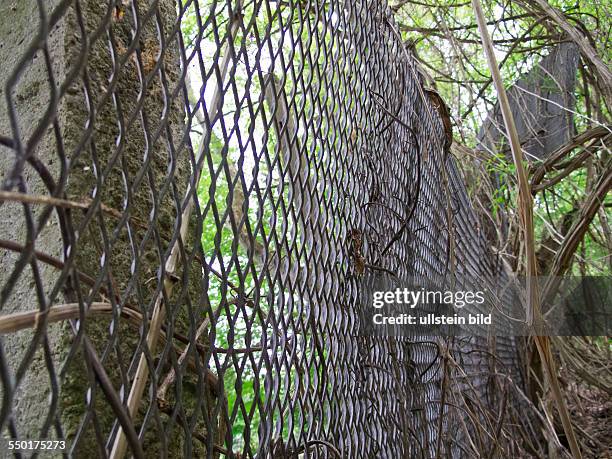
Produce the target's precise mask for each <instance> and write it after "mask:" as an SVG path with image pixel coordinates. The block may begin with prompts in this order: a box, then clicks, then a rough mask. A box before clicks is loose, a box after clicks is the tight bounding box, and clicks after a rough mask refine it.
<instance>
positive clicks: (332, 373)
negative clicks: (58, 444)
mask: <svg viewBox="0 0 612 459" xmlns="http://www.w3.org/2000/svg"><path fill="white" fill-rule="evenodd" d="M0 8H2V11H1V13H2V16H3V18H2V19H1V20H0V23H2V28H1V29H0V39H2V40H3V46H2V47H1V48H0V50H1V51H0V55H1V56H2V58H3V60H4V65H3V70H2V72H1V73H2V82H3V96H4V99H5V100H4V101H3V105H2V107H1V114H0V128H1V132H0V134H2V146H1V147H0V149H1V150H2V158H1V166H2V172H3V182H2V190H3V191H2V195H1V198H2V200H1V201H2V202H0V205H1V207H0V215H1V216H2V222H1V223H0V225H1V227H0V233H1V238H0V239H1V240H0V244H1V249H2V252H1V253H2V278H1V279H2V282H1V285H2V290H1V298H0V299H1V306H2V312H1V314H2V315H1V316H0V317H1V319H2V320H1V321H0V322H1V325H2V329H1V331H2V335H1V337H0V339H1V342H0V344H1V347H0V376H1V379H2V389H1V392H2V397H3V400H2V410H1V411H0V423H1V424H0V425H1V427H2V429H3V430H2V432H3V435H2V436H3V438H4V440H3V441H6V440H7V439H17V440H24V439H26V440H27V439H43V438H49V439H64V440H65V441H66V449H65V450H64V453H65V454H68V455H75V456H79V457H84V456H85V455H86V454H91V455H93V456H100V457H107V456H110V457H122V455H124V454H125V452H126V451H128V452H129V454H132V455H134V456H136V457H144V456H146V457H153V456H155V455H163V456H170V457H180V456H193V457H204V456H207V457H218V456H223V457H225V456H227V457H297V456H296V455H299V454H303V455H304V456H306V457H388V458H396V457H434V456H435V455H436V454H437V453H444V455H445V456H446V455H448V456H454V457H467V455H469V452H470V451H471V449H470V445H469V444H468V440H467V438H468V437H469V435H471V434H474V432H475V431H476V433H475V435H477V436H478V437H479V438H480V441H481V442H483V444H484V445H490V444H492V442H491V440H490V438H488V437H487V435H483V434H482V432H481V431H479V430H478V429H485V430H486V429H487V428H488V429H489V430H486V431H487V432H489V433H491V432H495V431H496V429H495V425H496V422H497V420H496V419H492V418H490V415H489V414H487V412H486V410H485V408H487V407H488V408H489V409H491V410H492V412H493V413H497V412H498V411H499V406H500V405H499V404H500V403H504V405H503V406H506V405H513V406H515V407H518V402H517V400H516V399H515V395H503V393H504V389H503V387H506V386H503V385H502V386H503V387H502V386H500V384H499V382H498V381H497V380H496V379H495V375H499V374H504V375H506V376H507V377H509V378H513V380H514V381H516V382H517V383H520V372H519V360H518V356H519V352H518V349H517V347H516V345H515V343H514V341H513V340H512V339H510V338H506V339H501V338H500V339H498V340H497V341H496V343H495V346H494V347H492V345H491V343H490V342H487V341H486V340H484V339H476V338H470V339H461V340H459V339H456V340H449V339H445V340H442V339H439V338H435V339H434V338H431V339H423V340H420V341H417V340H414V339H412V340H411V339H408V338H384V337H374V336H364V335H363V334H361V333H360V330H359V327H360V324H359V321H358V319H357V311H356V302H357V298H358V297H359V292H360V279H361V277H362V276H363V275H364V274H367V273H368V272H373V271H381V270H382V271H387V272H393V273H395V274H397V275H420V276H432V275H447V274H448V272H449V270H451V269H452V272H453V274H454V275H455V276H456V278H457V279H458V281H459V282H461V279H463V278H465V277H466V276H472V277H476V278H478V279H482V282H483V283H485V284H486V283H491V282H493V279H494V277H495V276H496V275H497V274H498V272H499V269H500V268H499V266H498V261H497V259H496V257H495V256H494V255H493V254H492V253H490V251H489V250H488V248H487V243H486V240H485V239H484V238H483V237H482V236H481V233H480V230H479V228H478V225H477V222H476V218H475V216H474V213H473V212H472V210H471V205H470V202H469V199H468V196H467V194H466V191H465V186H464V185H463V181H462V178H461V174H460V173H459V171H458V169H457V167H456V165H455V163H454V160H453V159H452V158H451V157H446V155H445V153H444V148H443V139H444V132H443V126H442V124H441V120H440V118H439V117H438V115H437V113H436V111H435V110H434V109H433V107H432V105H431V103H430V102H429V101H428V99H427V98H426V97H425V96H424V94H423V92H422V89H421V83H422V82H421V80H420V77H419V75H418V72H417V67H416V62H415V61H414V59H413V57H412V56H411V54H410V53H409V52H408V51H407V50H406V48H405V47H404V46H403V44H402V43H401V38H400V36H399V34H398V32H397V30H396V29H395V25H394V21H393V18H392V14H391V12H390V10H389V9H388V7H387V6H386V5H385V4H384V3H383V2H379V1H365V0H364V1H355V2H327V1H315V2H302V1H298V2H294V1H290V2H282V1H273V0H253V1H245V2H238V1H227V2H217V1H206V0H205V1H195V0H192V1H183V0H179V1H177V2H173V1H171V0H158V1H138V2H136V1H121V0H116V1H114V2H93V1H91V0H71V1H67V0H63V1H60V0H56V1H53V2H43V1H42V0H39V1H37V2H35V1H33V0H29V1H25V2H14V3H11V2H6V4H3V5H2V7H0ZM32 11H35V12H36V13H37V16H36V19H33V16H32V14H31V12H32ZM451 252H452V253H451ZM451 255H452V256H451ZM451 355H452V356H453V360H454V361H455V362H457V365H458V367H457V368H458V369H459V370H460V371H459V372H458V371H457V368H455V369H454V370H451V369H450V367H449V366H448V358H447V357H449V356H451ZM444 356H446V357H444ZM506 390H507V391H508V392H510V390H509V389H507V387H506ZM458 393H462V394H463V395H462V397H463V400H464V401H465V398H466V397H467V398H470V399H471V400H472V401H471V403H472V405H473V406H476V405H477V404H478V403H479V402H478V400H482V401H483V403H482V405H483V406H482V407H480V408H477V409H476V408H475V409H474V413H472V415H470V413H469V410H466V409H465V408H462V409H459V408H457V405H458V403H459V402H458V401H457V400H458V396H457V394H458ZM504 397H510V402H506V401H505V400H506V399H505V398H504ZM451 399H452V400H454V401H453V402H452V403H451V402H450V400H451ZM466 413H467V415H466ZM466 419H467V420H466ZM474 419H481V420H482V424H483V425H484V426H485V427H482V426H477V427H474V422H473V421H474ZM508 419H510V415H508ZM470 421H472V422H470ZM499 422H502V421H499ZM466 424H470V425H471V426H467V427H466ZM500 430H501V429H500ZM491 435H493V434H491ZM491 435H489V436H491ZM498 435H499V432H498ZM503 440H504V439H502V438H501V437H500V438H499V439H496V440H495V443H497V445H496V447H499V448H500V450H499V451H502V450H503V447H504V446H503ZM506 440H507V439H506ZM483 448H484V449H485V450H488V449H489V448H490V446H483ZM492 451H495V449H493V450H492ZM507 451H509V450H507ZM23 453H24V454H31V453H36V451H27V450H24V451H23ZM38 453H40V451H38Z"/></svg>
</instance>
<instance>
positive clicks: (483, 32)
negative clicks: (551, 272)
mask: <svg viewBox="0 0 612 459" xmlns="http://www.w3.org/2000/svg"><path fill="white" fill-rule="evenodd" d="M472 5H473V7H474V12H475V14H476V21H477V23H478V29H479V31H480V36H481V39H482V43H483V47H484V50H485V55H486V58H487V64H488V66H489V70H490V71H491V76H492V78H493V83H494V85H495V89H496V91H497V94H498V101H499V106H500V108H501V111H502V115H503V119H504V124H505V126H506V130H507V132H508V137H509V139H510V147H511V151H512V158H513V160H514V165H515V167H516V174H517V181H518V187H519V189H518V196H519V198H518V212H519V215H520V217H521V218H520V220H521V224H522V230H523V237H524V239H525V258H526V274H527V321H528V324H529V325H533V324H534V322H535V324H536V326H537V325H538V323H539V319H540V318H541V312H540V303H539V301H540V299H539V294H538V291H537V287H536V285H535V282H536V276H537V274H538V273H537V260H536V251H535V236H534V229H533V201H532V197H531V187H530V185H529V181H528V180H527V171H526V169H525V166H524V165H523V151H522V149H521V145H520V140H519V137H518V133H517V130H516V126H515V124H514V118H513V116H512V109H511V107H510V103H509V101H508V96H507V94H506V90H505V88H504V85H503V81H502V77H501V73H500V72H499V68H498V66H497V60H496V59H495V54H494V52H493V42H492V40H491V37H490V36H489V32H488V30H487V24H486V20H485V16H484V12H483V10H482V5H481V4H480V1H479V0H472ZM534 341H535V343H536V347H537V349H538V353H539V354H540V359H541V360H542V364H543V366H544V369H545V371H546V375H547V377H548V380H549V382H550V385H551V389H552V392H553V397H554V399H555V402H556V404H557V408H558V410H559V414H560V417H561V422H562V424H563V430H564V431H565V435H566V437H567V439H568V443H569V445H570V449H571V451H572V454H573V456H574V457H575V458H582V454H581V452H580V448H579V447H578V442H577V440H576V436H575V434H574V429H573V427H572V422H571V419H570V417H569V412H568V410H567V406H566V404H565V400H564V398H563V394H562V393H561V389H560V386H559V381H558V378H557V372H556V368H555V362H554V359H553V355H552V351H551V346H550V339H549V337H547V336H534Z"/></svg>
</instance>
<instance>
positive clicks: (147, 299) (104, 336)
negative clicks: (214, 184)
mask: <svg viewBox="0 0 612 459" xmlns="http://www.w3.org/2000/svg"><path fill="white" fill-rule="evenodd" d="M55 3H57V2H55ZM120 3H121V2H120ZM125 3H126V2H123V3H122V5H123V4H125ZM149 3H150V2H139V3H138V9H139V13H140V14H141V17H140V20H141V21H143V22H142V23H141V25H140V35H139V36H138V37H137V38H136V43H134V42H133V40H134V34H133V32H134V28H135V22H134V20H133V18H132V14H131V12H130V8H131V6H125V5H124V10H122V11H120V10H116V9H115V10H114V11H113V13H112V15H111V21H110V23H109V24H105V23H106V19H107V9H106V5H105V4H101V3H100V2H94V1H93V0H87V1H82V2H80V8H81V12H82V19H83V23H84V26H85V30H86V31H87V35H88V41H89V43H90V49H89V51H88V54H87V57H86V58H85V61H83V56H82V54H81V53H82V51H83V44H84V43H85V40H84V38H83V37H82V33H81V30H80V25H79V22H80V21H79V19H78V18H77V14H76V12H75V10H74V9H73V8H70V9H69V10H68V11H67V14H66V15H64V16H63V18H62V19H61V20H60V22H59V23H58V24H57V25H56V26H55V27H53V29H52V30H51V32H50V35H49V37H48V40H47V44H48V49H49V52H50V55H51V59H52V61H53V65H54V74H55V80H56V82H57V85H58V86H59V85H61V84H62V83H63V82H64V81H65V79H66V77H67V75H69V74H70V72H71V70H72V69H74V68H79V72H78V78H76V80H75V81H74V82H73V83H72V84H71V85H70V87H69V88H68V90H67V92H66V94H65V95H64V97H63V98H62V99H61V101H60V104H59V107H58V110H57V113H56V119H57V122H58V126H59V128H60V130H61V139H62V143H63V148H64V149H65V151H66V152H67V156H68V165H69V168H70V169H69V173H68V180H67V187H66V195H67V198H68V199H71V200H76V201H84V200H90V199H97V198H99V199H100V200H101V202H102V203H103V204H104V206H105V207H106V208H110V209H114V210H116V211H118V213H120V214H122V215H126V216H127V218H124V219H121V218H116V217H114V216H112V215H111V214H110V213H108V212H105V213H102V212H98V213H95V214H93V215H87V213H86V212H84V211H81V210H74V209H73V210H71V211H70V222H71V227H72V231H73V235H74V239H75V240H74V241H73V242H72V246H71V247H70V250H71V251H73V252H74V253H76V255H75V259H74V261H75V264H74V266H75V267H76V269H77V270H78V271H80V272H82V273H85V274H87V275H88V276H90V277H91V278H93V279H94V280H95V281H96V282H95V288H93V289H92V287H91V286H90V285H87V284H85V283H83V282H77V281H76V279H75V276H73V277H72V278H71V279H70V281H69V282H68V283H66V285H65V287H66V288H63V289H62V293H61V295H60V296H59V297H58V298H56V299H55V302H54V303H55V304H57V303H60V302H75V301H83V302H85V303H87V302H91V301H109V298H108V297H109V296H110V297H115V298H117V299H119V300H118V301H117V302H118V303H119V304H121V305H122V306H124V307H126V306H129V307H133V308H135V309H137V310H139V311H140V312H141V313H142V314H144V315H146V316H150V314H151V313H152V309H153V308H152V304H153V303H154V300H155V297H156V295H158V294H159V290H160V285H161V284H162V282H163V280H162V279H161V277H160V267H161V266H163V264H164V261H165V258H166V257H167V255H168V250H169V248H170V241H171V239H172V236H173V234H175V232H177V231H178V221H177V217H178V215H179V214H180V207H181V205H182V204H183V199H184V196H185V192H186V189H187V185H188V183H189V178H190V174H191V165H190V160H189V156H188V151H187V149H186V148H184V146H183V145H182V141H183V137H184V135H185V123H184V111H183V100H182V97H181V95H182V91H176V89H177V85H178V84H179V80H180V65H179V54H178V52H179V51H178V40H177V37H176V35H175V36H174V37H168V34H169V33H170V31H171V30H172V28H173V26H174V22H175V21H176V13H175V10H174V8H175V4H174V2H173V1H172V0H160V1H159V2H158V8H159V13H160V14H159V16H158V18H160V23H159V24H156V17H155V16H152V17H150V18H149V19H148V20H145V19H144V18H145V11H146V9H147V8H148V7H149ZM47 5H48V8H49V10H48V11H51V10H52V6H53V3H52V2H48V3H47ZM35 11H37V6H36V2H35V1H34V0H27V1H19V2H17V1H15V2H14V3H12V2H6V3H2V4H1V5H0V40H2V43H1V46H0V58H2V59H3V62H4V63H5V65H4V67H5V69H4V70H3V71H2V72H0V75H1V78H2V79H3V80H2V81H3V82H4V81H6V78H7V75H8V71H9V70H11V69H13V68H14V67H15V66H16V65H17V60H18V59H19V57H20V56H21V55H22V54H23V52H24V50H25V48H26V47H27V46H29V44H30V42H31V41H32V40H33V39H34V37H35V34H36V32H37V27H36V24H35V23H34V21H33V20H32V18H33V17H37V15H36V14H33V12H35ZM158 29H159V30H161V32H162V33H163V34H164V36H165V38H164V39H165V40H166V49H165V51H164V53H163V57H162V58H161V59H160V58H159V56H160V47H161V45H160V40H159V38H158ZM96 31H101V33H99V38H98V39H97V40H95V41H94V40H93V36H94V33H95V32H96ZM133 45H135V48H136V49H137V50H138V51H137V52H134V53H131V54H130V55H129V56H128V57H127V60H126V62H125V65H123V66H121V67H119V66H118V63H119V62H121V61H122V60H123V59H124V58H125V56H126V55H127V54H128V50H129V49H130V48H131V47H132V46H133ZM41 56H42V53H40V52H39V53H38V54H37V56H36V59H34V60H32V62H30V63H28V66H27V68H26V71H25V72H23V74H22V75H21V77H20V79H19V82H18V84H17V86H16V87H15V88H14V90H13V94H12V96H13V100H14V101H15V106H16V108H17V112H18V114H17V115H18V120H19V123H20V129H21V134H22V137H23V139H22V140H24V141H27V139H28V136H29V135H30V133H31V132H32V130H33V129H34V127H35V126H36V125H37V124H38V123H40V120H42V119H43V116H44V113H45V110H46V109H47V107H48V106H49V102H50V92H49V89H48V86H49V83H48V74H47V70H46V68H45V66H44V62H43V59H42V57H41ZM158 60H159V64H158ZM174 92H177V94H178V96H176V97H174V96H173V95H172V94H173V93H174ZM109 95H110V97H109ZM171 97H174V98H173V99H170V98H171ZM2 100H3V101H4V97H3V98H2ZM0 108H1V110H0V129H1V131H0V134H5V133H6V134H5V135H10V133H11V129H10V124H9V122H8V112H7V107H6V105H2V106H1V107H0ZM92 113H93V115H92ZM48 128H49V129H48V133H47V134H46V135H45V137H44V138H43V140H42V141H41V142H40V143H39V145H38V147H37V149H36V155H37V157H38V158H39V159H40V160H41V161H43V162H44V163H45V164H46V165H47V167H48V168H49V170H50V171H51V172H52V174H53V175H54V176H55V177H56V179H59V165H58V164H57V163H58V159H57V144H56V139H55V138H54V136H53V132H52V125H51V124H49V126H48ZM158 131H159V134H158V135H157V136H156V133H157V132H158ZM12 161H13V157H11V155H10V154H5V155H2V156H0V167H1V170H2V172H3V174H5V175H6V174H7V173H8V172H9V171H10V170H11V168H12ZM24 177H25V180H26V182H27V184H28V189H29V192H30V193H35V194H48V191H47V190H45V189H44V186H43V185H42V183H40V179H38V177H37V174H36V173H35V172H34V171H32V170H30V169H27V170H26V171H25V173H24ZM33 207H34V208H36V206H33ZM38 207H40V208H41V209H42V206H38ZM37 211H40V209H38V210H37ZM22 214H23V211H22V208H21V206H20V205H13V204H6V203H5V204H4V205H3V208H2V210H1V212H0V215H1V216H2V221H1V222H0V233H1V237H2V238H3V239H9V240H14V241H17V242H19V243H21V244H24V243H25V242H26V241H25V229H24V228H25V225H24V221H23V216H20V215H22ZM16 227H17V228H18V229H17V230H16V229H15V228H16ZM195 228H196V227H195V224H193V225H192V231H191V232H190V238H189V240H188V241H185V247H186V248H185V250H186V251H187V252H189V251H191V250H192V249H193V245H194V244H195V243H199V240H200V237H199V235H198V234H196V233H197V232H196V229H195ZM36 248H37V249H38V250H41V251H43V252H46V253H48V254H49V255H52V256H55V257H58V258H61V257H62V250H63V244H62V238H61V235H60V233H59V230H58V222H57V217H56V216H55V214H54V215H53V217H52V218H51V221H50V223H49V224H48V225H47V226H46V227H45V228H44V230H43V231H42V232H41V234H40V236H39V237H38V238H37V242H36ZM1 256H2V260H1V261H2V269H0V273H1V274H0V275H1V276H2V279H3V281H4V280H5V279H7V277H8V275H10V272H11V269H12V266H13V264H14V260H15V259H16V257H17V256H18V254H15V253H8V252H4V251H2V252H1ZM40 268H41V272H42V277H43V280H44V282H45V286H44V287H45V292H46V293H47V294H48V292H50V290H51V288H52V287H53V285H54V284H55V282H56V279H57V275H58V273H59V271H58V270H57V269H55V268H51V267H47V266H41V267H40ZM187 270H188V272H185V268H181V269H180V270H179V272H177V273H176V275H177V277H178V278H179V279H187V281H186V288H182V285H181V284H182V282H181V281H179V282H178V283H177V286H176V288H175V294H174V295H173V297H171V298H169V299H168V300H169V301H168V303H167V304H168V306H169V307H168V315H169V316H171V317H172V320H169V321H167V322H166V324H167V325H170V326H171V327H172V328H174V330H176V331H177V332H179V333H181V334H183V335H185V336H189V335H191V334H192V331H193V330H195V329H196V328H197V326H198V325H199V321H200V320H202V319H203V317H204V310H205V307H204V306H205V305H204V304H202V301H201V298H202V297H203V296H202V292H201V277H202V275H201V268H200V266H199V265H198V263H196V262H194V263H191V264H190V265H189V266H188V267H187ZM3 284H4V282H3ZM13 290H14V293H13V295H12V297H11V299H10V300H9V302H8V304H7V305H6V306H5V308H4V311H3V313H7V312H13V311H17V310H20V311H21V310H36V309H38V308H39V304H38V302H37V300H36V296H35V294H34V289H33V281H32V276H31V275H29V274H28V273H24V275H22V276H21V278H20V279H19V283H18V285H16V286H15V287H14V289H13ZM81 327H82V329H83V330H84V331H85V334H84V335H86V336H88V337H89V339H91V341H92V343H93V344H94V347H95V348H96V350H97V353H98V355H99V356H100V358H101V359H102V360H103V363H104V366H105V368H106V371H107V373H108V376H109V377H110V379H111V381H112V383H113V385H114V387H115V389H116V390H117V392H118V393H121V394H122V395H123V396H125V394H126V393H127V392H129V387H130V386H131V382H132V381H131V380H132V378H133V376H134V372H135V368H136V365H137V362H138V358H139V353H137V352H136V351H137V348H138V347H139V346H141V345H142V339H143V335H144V333H143V329H142V326H141V327H138V326H135V325H134V324H129V323H128V322H127V321H126V320H125V319H123V318H119V316H118V314H115V315H114V316H89V317H88V318H87V319H86V320H85V323H84V324H81ZM47 336H48V338H49V349H50V350H51V354H52V360H53V362H54V365H53V366H54V369H55V373H56V375H55V376H56V377H57V381H58V384H59V386H60V390H59V395H60V397H59V400H58V403H59V407H58V410H57V413H56V416H55V419H53V421H55V422H56V423H57V424H60V425H61V426H62V429H63V435H65V436H66V438H67V439H68V440H69V443H72V442H73V440H74V439H75V438H78V443H77V444H76V445H75V447H74V453H75V455H77V457H86V456H88V455H91V456H92V457H97V456H98V455H100V454H103V452H102V451H101V450H100V448H101V444H104V442H106V441H107V439H108V437H109V436H110V435H112V433H113V431H112V428H113V423H114V420H115V415H114V413H113V411H112V409H111V407H110V406H109V404H108V403H107V401H106V398H105V396H104V394H103V393H102V391H101V390H100V388H99V387H98V386H97V385H96V384H92V381H93V380H94V377H93V374H92V373H91V369H88V368H87V365H86V359H84V356H83V352H82V341H81V340H80V339H76V340H75V338H74V334H73V332H72V329H71V327H70V326H69V324H68V323H67V322H64V323H61V324H55V325H53V326H51V327H50V328H49V331H48V333H47ZM31 337H32V333H31V332H29V331H27V332H19V333H16V334H11V335H8V336H4V337H3V345H4V347H5V351H6V353H7V355H8V358H9V359H10V361H11V362H12V364H13V365H12V366H13V368H12V369H13V370H14V371H16V370H17V368H18V366H19V365H20V364H21V360H22V359H23V349H24V348H26V347H27V344H28V343H29V341H30V340H31ZM39 347H40V346H39ZM162 348H163V349H162ZM179 351H180V350H179ZM171 352H174V350H173V347H172V343H170V344H166V346H165V347H164V346H162V345H160V346H158V349H156V352H155V353H154V354H153V360H154V364H155V367H156V368H155V371H154V372H153V373H154V374H156V375H157V377H158V378H162V379H163V377H164V375H166V374H167V372H168V370H169V361H170V357H169V354H170V353H171ZM176 357H177V356H176V355H175V357H174V358H176ZM198 358H199V357H198ZM149 381H150V380H149ZM206 381H207V380H206V378H204V376H203V375H197V374H196V373H193V374H187V375H183V376H180V375H179V378H178V379H177V383H176V384H175V385H173V386H171V387H170V389H169V393H168V395H169V396H168V399H169V401H170V402H171V403H172V404H174V402H175V401H176V397H175V396H174V394H175V393H180V401H181V410H180V412H181V416H182V417H184V418H185V419H187V420H188V422H189V423H190V424H191V425H192V426H194V427H193V429H194V431H196V432H197V433H198V434H200V435H203V436H206V435H207V432H206V429H205V428H204V425H203V424H204V421H203V420H204V419H207V418H210V417H212V416H213V415H212V411H213V407H214V405H215V404H216V403H218V401H216V400H215V397H214V396H213V393H212V388H210V387H209V386H208V383H207V382H206ZM160 383H161V381H157V384H160ZM50 388H51V383H50V376H49V372H48V370H47V365H46V364H45V362H44V353H43V352H42V350H40V349H39V350H38V351H37V353H36V355H35V358H34V360H33V362H32V363H31V365H30V366H29V368H28V370H27V372H26V373H25V376H24V378H23V379H22V382H21V384H20V387H19V391H18V399H17V400H16V401H15V402H14V405H13V412H14V419H15V422H16V425H17V430H18V432H19V434H20V437H21V438H29V439H38V438H40V435H41V434H40V429H41V426H42V425H43V424H44V423H45V420H46V418H47V417H48V414H49V406H50V398H49V397H50V394H51V389H50ZM120 389H121V391H120ZM197 394H199V395H200V397H197ZM87 413H88V414H87ZM156 418H157V419H159V420H161V422H156ZM84 419H85V420H86V422H85V423H83V420H84ZM145 419H146V420H147V421H146V422H147V423H146V428H145V429H144V434H143V435H144V447H145V449H146V452H147V456H151V457H156V456H158V455H159V454H160V452H161V451H162V450H168V452H169V454H170V456H171V457H181V456H183V455H192V456H196V457H201V456H203V455H205V454H206V450H205V448H204V447H203V445H202V444H201V442H198V441H197V440H194V439H193V438H192V437H189V441H187V442H186V441H185V436H184V434H183V433H182V428H180V427H179V426H178V424H177V422H176V421H175V422H174V428H173V429H171V430H167V428H166V427H165V426H166V425H167V421H168V417H167V415H166V414H162V413H159V412H158V410H157V404H156V400H155V397H154V396H153V395H152V394H151V393H150V391H149V390H146V391H145V393H144V395H143V401H142V403H141V406H140V410H139V415H138V417H137V419H135V420H134V422H135V427H136V431H137V432H140V430H141V428H142V425H143V422H144V420H145ZM196 419H197V421H195V420H196ZM170 424H171V423H170ZM57 435H58V434H57V433H56V432H55V431H54V430H53V428H50V429H49V431H48V435H47V436H48V437H49V438H56V437H57ZM217 435H219V433H217ZM217 435H215V436H217ZM215 442H217V441H215ZM107 446H108V445H107Z"/></svg>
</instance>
